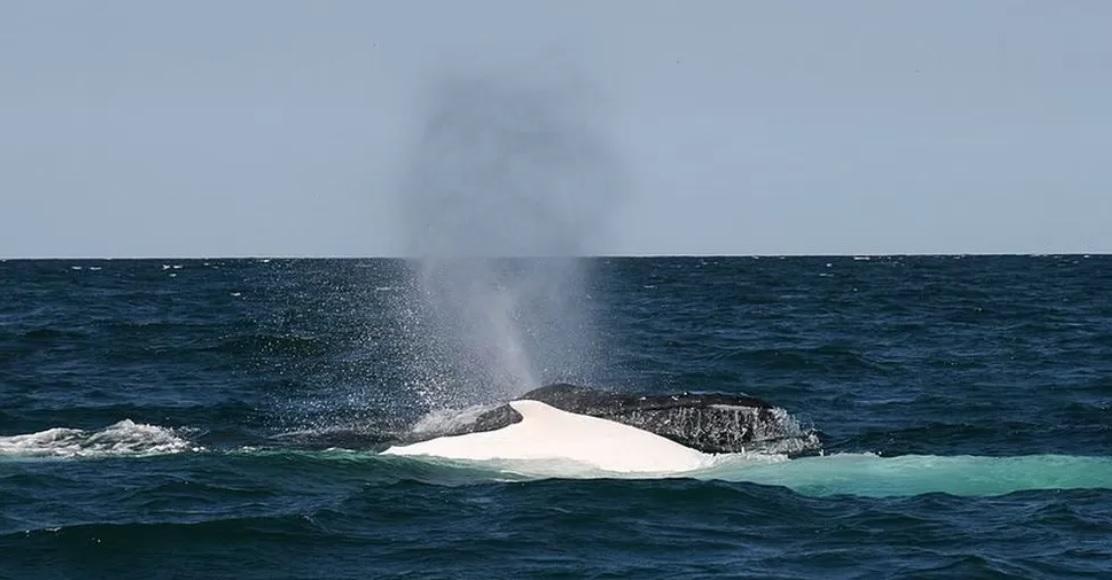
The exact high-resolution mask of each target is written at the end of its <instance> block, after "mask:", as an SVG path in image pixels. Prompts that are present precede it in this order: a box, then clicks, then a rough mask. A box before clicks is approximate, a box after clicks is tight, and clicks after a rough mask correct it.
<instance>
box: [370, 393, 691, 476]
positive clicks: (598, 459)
mask: <svg viewBox="0 0 1112 580" xmlns="http://www.w3.org/2000/svg"><path fill="white" fill-rule="evenodd" d="M509 405H510V406H511V407H512V408H513V409H514V411H516V412H517V413H518V414H519V415H520V416H521V420H520V421H518V422H516V423H513V424H510V425H508V426H506V427H503V428H501V429H496V430H494V431H485V432H477V433H468V434H464V435H455V436H448V437H440V438H437V439H432V440H429V441H424V442H421V443H415V444H413V445H405V446H396V447H391V448H390V449H387V450H386V451H385V453H387V454H391V455H426V456H435V457H443V458H447V459H458V460H475V461H484V460H510V461H513V460H548V461H551V460H562V461H572V462H575V463H580V464H584V465H587V466H590V467H593V468H596V469H600V470H605V471H613V472H625V473H652V472H656V473H671V472H678V471H690V470H693V469H698V468H699V467H702V466H704V465H705V464H706V462H707V460H708V459H709V457H708V456H707V455H705V454H703V453H700V452H699V451H696V450H694V449H690V448H687V447H684V446H683V445H680V444H678V443H676V442H674V441H671V440H669V439H666V438H664V437H661V436H659V435H656V434H654V433H650V432H648V431H644V430H641V429H637V428H635V427H630V426H629V425H623V424H621V423H618V422H615V421H610V420H607V419H600V418H598V417H591V416H588V415H580V414H576V413H569V412H567V411H562V410H560V409H557V408H555V407H553V406H551V405H548V404H545V403H542V402H540V401H531V400H518V401H513V402H511V403H509Z"/></svg>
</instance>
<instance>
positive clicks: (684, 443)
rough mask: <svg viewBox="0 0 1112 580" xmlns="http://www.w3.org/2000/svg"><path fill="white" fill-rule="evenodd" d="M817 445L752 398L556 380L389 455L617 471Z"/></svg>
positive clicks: (421, 431) (413, 436) (410, 439)
mask: <svg viewBox="0 0 1112 580" xmlns="http://www.w3.org/2000/svg"><path fill="white" fill-rule="evenodd" d="M821 446H822V442H821V439H820V438H819V435H818V433H817V432H816V431H814V430H812V429H805V428H802V427H801V426H800V424H799V422H798V421H797V420H796V419H795V418H793V417H792V416H791V415H790V414H788V412H787V411H785V410H784V409H781V408H779V407H775V406H773V405H771V404H769V403H767V402H765V401H763V400H761V399H757V398H755V397H750V396H748V395H740V394H731V393H690V392H683V393H678V394H671V395H647V394H646V395H638V394H628V393H614V392H607V391H601V390H597V389H591V388H587V387H581V386H576V385H569V384H554V385H548V386H545V387H541V388H539V389H535V390H533V391H530V392H528V393H525V394H524V395H522V396H521V397H519V398H518V399H515V400H513V401H510V402H508V403H506V404H502V405H497V406H495V407H488V408H484V409H479V410H477V411H472V412H470V413H466V414H462V415H459V416H456V417H453V418H452V420H450V421H447V422H441V423H439V424H436V425H434V426H432V427H429V426H424V427H422V428H418V429H415V430H414V431H412V432H411V433H409V434H408V435H407V436H406V437H405V438H404V439H403V441H401V442H400V444H399V445H395V446H393V447H391V448H389V449H387V450H386V451H385V453H388V454H394V455H432V456H439V457H446V458H455V459H571V460H575V461H580V462H583V463H588V464H592V465H595V466H599V467H603V468H606V469H613V470H615V471H667V470H687V469H694V468H695V467H694V466H695V465H696V464H700V463H701V462H702V463H705V459H706V458H708V457H709V456H710V455H712V454H721V453H747V452H749V453H753V452H756V453H770V454H773V453H774V454H786V455H789V456H799V455H809V454H815V453H818V452H819V451H820V449H821ZM662 466H671V467H673V468H675V469H667V470H666V469H661V467H662Z"/></svg>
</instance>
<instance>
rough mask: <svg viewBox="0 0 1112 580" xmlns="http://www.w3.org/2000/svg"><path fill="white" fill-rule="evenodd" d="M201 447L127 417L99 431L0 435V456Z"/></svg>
mask: <svg viewBox="0 0 1112 580" xmlns="http://www.w3.org/2000/svg"><path fill="white" fill-rule="evenodd" d="M201 449H202V448H200V447H197V446H194V445H193V444H192V443H190V442H189V441H187V440H186V439H184V438H182V437H181V436H180V435H179V433H178V432H177V431H176V430H174V429H171V428H168V427H159V426H157V425H147V424H143V423H136V422H134V421H132V420H131V419H124V420H123V421H120V422H119V423H114V424H112V425H109V426H108V427H105V428H104V429H101V430H99V431H86V430H84V429H72V428H69V427H54V428H51V429H47V430H45V431H38V432H36V433H27V434H22V435H8V436H3V437H0V458H6V457H53V458H69V457H111V456H146V455H162V454H167V453H181V452H183V451H200V450H201Z"/></svg>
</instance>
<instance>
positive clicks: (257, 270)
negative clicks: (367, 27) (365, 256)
mask: <svg viewBox="0 0 1112 580" xmlns="http://www.w3.org/2000/svg"><path fill="white" fill-rule="evenodd" d="M583 269H584V271H585V272H588V273H589V275H588V276H585V277H584V279H585V282H584V284H583V285H582V287H581V288H579V291H581V292H582V294H583V297H582V298H583V299H582V300H580V301H578V302H577V305H578V306H577V308H581V309H582V313H583V314H584V316H583V320H584V321H585V322H584V324H586V327H583V328H580V330H579V332H581V333H582V340H583V344H586V345H588V346H589V347H590V348H579V349H576V350H575V357H576V360H575V361H574V362H575V363H576V364H574V365H573V364H567V365H559V364H547V365H538V368H539V369H540V370H539V372H540V373H541V374H542V375H543V376H541V377H539V378H540V379H541V380H573V381H576V382H580V383H587V384H593V385H598V386H605V387H608V388H614V389H635V390H643V391H653V392H670V391H678V390H722V391H739V392H747V393H750V394H752V395H755V396H759V397H761V398H764V399H766V400H769V401H772V402H774V403H776V404H777V405H779V406H782V407H784V408H786V409H788V410H789V411H791V412H792V413H793V415H795V416H796V417H798V418H799V419H801V420H802V421H804V422H805V423H806V424H809V425H813V426H814V427H815V428H817V429H819V430H820V431H821V432H822V433H823V436H824V440H825V447H826V449H825V454H824V455H823V456H816V457H804V458H798V459H793V460H787V459H786V458H783V457H767V456H745V457H741V456H738V457H724V458H719V459H718V460H717V461H716V463H715V464H714V465H712V466H709V467H707V468H706V469H702V470H699V471H696V472H690V473H680V474H675V473H673V474H659V475H657V476H655V477H653V478H641V479H631V478H629V477H628V476H624V475H622V474H612V473H605V472H598V471H592V470H590V469H586V468H582V467H577V466H575V465H559V464H553V463H548V464H542V465H536V464H506V463H487V464H467V463H458V462H457V463H453V462H446V461H440V460H414V459H406V458H398V457H388V456H380V455H379V454H378V451H380V450H382V449H383V448H385V447H386V446H387V445H389V443H390V441H392V438H393V437H394V436H395V435H396V434H397V433H398V432H400V431H403V430H404V429H405V428H406V426H407V425H409V424H410V423H412V422H413V421H415V420H417V419H419V418H420V417H422V416H424V415H425V414H426V413H428V412H429V411H433V410H435V409H436V408H437V407H438V406H440V405H442V404H447V403H448V402H450V403H452V404H458V403H461V402H463V403H467V402H480V401H481V400H484V399H497V398H498V397H500V396H502V393H500V392H497V393H492V392H482V391H481V390H476V389H475V387H474V385H473V384H472V383H469V382H467V381H466V380H463V379H461V380H460V381H459V388H458V389H456V390H454V391H452V392H453V393H454V394H453V395H452V396H451V397H450V398H444V397H440V398H438V397H434V396H430V392H433V393H434V394H436V393H439V394H443V393H444V390H445V389H446V388H447V389H450V388H451V387H452V386H453V385H455V383H452V382H451V381H450V380H449V382H448V384H447V387H446V386H445V384H444V383H440V384H438V385H437V389H429V388H428V385H427V384H425V383H424V382H423V381H426V380H427V377H429V376H440V377H443V376H444V374H443V371H444V369H443V368H439V367H438V368H437V372H438V373H440V374H437V373H426V372H423V369H424V368H425V367H436V366H437V364H438V361H436V360H425V359H424V358H422V357H421V356H420V353H423V352H427V350H422V348H423V345H424V344H425V339H426V338H427V337H426V336H423V335H422V332H427V331H426V330H425V329H426V328H427V327H425V326H422V325H420V324H414V319H413V318H412V317H410V316H409V315H408V314H407V313H409V312H410V309H411V306H412V304H411V302H410V299H411V297H412V290H411V287H410V286H409V284H410V282H411V281H410V277H409V276H408V270H407V269H406V267H405V265H404V264H402V263H400V262H396V261H386V260H273V261H266V262H264V261H261V260H176V261H175V260H160V261H8V262H2V263H0V295H3V296H4V297H5V298H4V300H2V301H0V577H13V578H16V577H36V578H38V577H144V578H145V577H178V576H184V577H229V578H232V577H235V578H245V577H266V578H269V577H321V576H324V577H343V578H346V577H352V578H354V577H368V576H371V577H375V576H430V575H431V576H446V577H458V576H481V577H490V576H508V575H522V574H526V575H556V576H560V575H565V576H582V575H620V576H661V575H664V576H666V575H684V576H687V575H699V574H711V575H717V574H727V575H756V576H777V577H799V576H816V575H821V576H824V577H826V576H855V577H856V576H869V577H873V576H902V575H908V574H918V575H927V576H930V575H936V576H943V577H950V576H985V577H993V576H1008V575H1018V576H1059V575H1078V574H1081V575H1093V576H1102V575H1105V574H1107V573H1109V572H1110V571H1112V564H1110V562H1112V541H1110V538H1112V455H1110V454H1109V453H1108V449H1110V448H1112V446H1110V444H1112V414H1110V409H1112V299H1109V298H1108V296H1110V295H1112V293H1110V292H1109V290H1112V258H1110V257H1106V256H1093V257H1088V258H1087V257H1084V256H1000V257H951V256H938V257H915V258H911V257H886V258H876V257H874V258H871V259H868V260H866V259H853V258H851V257H816V258H788V259H776V258H761V259H752V258H729V259H727V258H719V259H712V258H704V259H701V258H674V259H597V260H590V261H584V268H583ZM542 334H543V333H542ZM540 346H543V345H540ZM584 353H586V354H584ZM583 358H587V359H589V360H586V361H584V360H579V359H583ZM551 361H559V357H556V356H553V357H551V360H550V361H549V362H551ZM523 390H524V389H523ZM461 393H462V394H461ZM472 399H473V400H474V401H471V400H472Z"/></svg>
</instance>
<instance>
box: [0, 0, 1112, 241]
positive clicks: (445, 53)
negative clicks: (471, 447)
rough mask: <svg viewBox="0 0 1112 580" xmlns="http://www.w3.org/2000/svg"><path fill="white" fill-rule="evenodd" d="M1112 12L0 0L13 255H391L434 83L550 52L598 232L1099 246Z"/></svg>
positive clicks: (1105, 8) (1013, 5) (1105, 191)
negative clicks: (580, 132)
mask: <svg viewBox="0 0 1112 580" xmlns="http://www.w3.org/2000/svg"><path fill="white" fill-rule="evenodd" d="M1110 23H1112V3H1110V2H1105V1H1102V0H1096V1H1088V2H1087V1H1063V2H1050V1H1040V2H1023V1H1019V0H1014V1H975V2H970V1H965V0H962V1H943V2H892V1H875V2H859V1H840V2H791V1H789V2H782V1H778V2H742V1H726V2H645V1H628V2H627V1H617V0H613V1H607V2H564V1H561V2H556V1H552V2H543V3H542V2H477V1H469V2H449V1H447V0H445V1H442V2H400V1H398V2H368V1H351V2H322V1H308V0H306V1H304V2H276V1H273V0H265V1H255V2H248V1H235V2H227V1H197V0H193V1H189V2H152V1H146V0H144V1H134V2H88V1H74V2H63V1H59V2H42V1H37V0H36V1H27V2H21V1H16V0H6V1H4V2H2V3H0V256H7V257H35V256H215V255H224V256H227V255H360V256H373V255H393V254H397V253H399V252H402V251H403V250H404V248H405V245H404V240H405V238H406V235H407V234H406V232H403V231H400V230H401V229H402V228H403V226H402V225H400V221H399V218H398V206H399V195H403V194H404V193H405V191H407V190H406V188H405V187H402V186H400V185H399V184H400V183H403V182H405V181H406V179H411V176H410V177H407V172H412V168H413V167H414V164H413V162H412V158H413V156H414V150H415V148H419V147H420V140H421V134H422V126H423V124H425V123H427V119H423V118H422V115H425V114H426V112H427V111H428V108H427V106H426V103H427V101H428V100H429V99H428V91H429V90H430V89H429V87H430V86H435V85H436V84H437V83H438V82H440V80H441V79H442V78H444V77H450V78H464V79H466V78H468V77H470V76H483V75H495V76H498V77H499V78H501V79H503V80H505V81H506V82H510V83H512V82H513V79H514V77H515V75H518V74H520V75H521V76H522V77H523V78H528V77H533V78H535V77H537V76H538V73H537V71H544V70H548V69H551V70H564V71H574V72H562V73H560V74H559V75H556V76H557V77H561V78H562V76H566V77H568V78H572V77H574V78H575V79H578V80H576V81H569V82H575V83H581V84H582V86H585V87H589V89H576V90H577V91H580V95H579V97H577V98H579V99H583V98H584V96H583V95H587V96H588V98H589V100H591V102H592V104H591V107H592V111H591V116H590V119H591V124H592V127H593V128H592V131H594V132H595V133H597V134H598V135H599V136H600V137H599V138H600V139H605V140H606V141H607V143H609V145H608V147H609V149H610V151H609V153H608V155H610V156H611V157H612V158H613V161H612V163H613V165H614V167H613V174H614V175H617V174H621V175H622V176H623V177H622V179H621V181H622V182H623V183H625V185H624V186H623V187H624V189H625V191H624V193H623V195H622V196H621V201H620V203H616V204H607V205H605V211H606V212H608V213H609V214H610V215H608V216H606V219H605V220H599V221H598V223H599V225H598V226H592V227H598V228H600V229H602V228H604V229H605V230H606V231H605V232H602V233H603V234H604V235H599V236H596V237H595V238H592V241H591V243H590V244H589V245H588V246H587V247H586V248H585V251H587V252H588V253H616V254H692V253H715V254H753V253H773V254H784V253H825V254H831V253H896V252H899V253H903V252H1110V251H1112V106H1110V105H1109V103H1112V34H1110V33H1109V24H1110ZM540 76H545V77H546V78H547V76H550V75H540ZM508 94H513V93H512V91H511V92H510V93H508ZM502 98H505V94H503V95H502ZM565 141H566V142H572V143H574V142H576V141H575V140H574V139H572V140H565ZM452 142H453V143H454V142H455V141H452ZM608 163H611V162H608ZM608 171H609V170H608ZM608 175H609V173H608ZM441 181H443V180H441ZM449 181H450V176H449ZM513 183H522V179H520V178H519V179H517V181H514V182H513ZM593 223H595V222H594V221H592V224H593Z"/></svg>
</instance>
